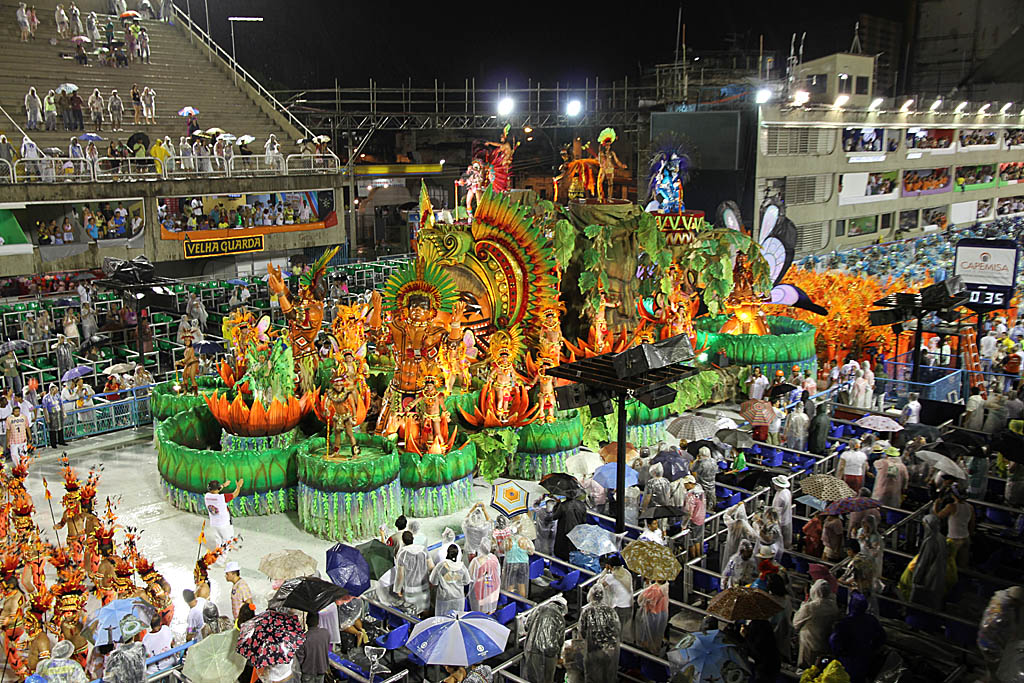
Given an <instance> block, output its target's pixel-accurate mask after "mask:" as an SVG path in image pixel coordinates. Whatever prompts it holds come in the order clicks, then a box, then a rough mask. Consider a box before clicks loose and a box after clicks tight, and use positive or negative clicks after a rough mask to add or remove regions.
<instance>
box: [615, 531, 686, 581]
mask: <svg viewBox="0 0 1024 683" xmlns="http://www.w3.org/2000/svg"><path fill="white" fill-rule="evenodd" d="M622 559H623V560H625V561H626V566H627V567H629V571H631V572H634V573H636V574H639V575H640V576H642V577H644V578H645V579H649V580H651V581H659V582H661V581H674V580H675V578H676V577H677V576H678V575H679V572H681V571H682V570H683V566H682V565H681V564H679V560H677V559H676V557H675V555H673V554H672V551H671V550H669V549H668V546H664V545H662V544H660V543H655V542H654V541H640V540H636V541H633V542H632V543H630V544H629V545H627V546H626V547H625V548H623V549H622Z"/></svg>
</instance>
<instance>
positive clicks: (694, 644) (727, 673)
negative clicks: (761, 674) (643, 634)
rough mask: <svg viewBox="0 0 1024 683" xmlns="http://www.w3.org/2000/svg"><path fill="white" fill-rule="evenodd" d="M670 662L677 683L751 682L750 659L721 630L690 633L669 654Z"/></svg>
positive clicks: (673, 678)
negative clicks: (679, 681)
mask: <svg viewBox="0 0 1024 683" xmlns="http://www.w3.org/2000/svg"><path fill="white" fill-rule="evenodd" d="M668 661H669V663H670V664H671V665H672V667H671V671H672V680H673V681H675V680H681V681H692V683H712V681H746V680H749V679H750V668H749V667H748V666H747V660H746V658H745V657H744V656H743V654H742V653H741V652H740V649H739V648H738V647H737V646H736V645H733V644H732V643H730V642H728V641H727V640H726V639H725V637H724V636H723V635H722V632H721V631H719V630H717V629H716V630H712V631H696V632H693V633H687V634H686V635H684V636H683V637H682V639H681V640H680V641H679V642H678V643H677V644H676V646H675V648H674V649H672V650H670V651H669V653H668Z"/></svg>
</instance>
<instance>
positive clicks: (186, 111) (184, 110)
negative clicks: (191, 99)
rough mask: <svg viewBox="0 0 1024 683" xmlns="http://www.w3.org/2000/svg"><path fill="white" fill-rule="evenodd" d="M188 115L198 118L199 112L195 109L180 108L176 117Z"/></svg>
mask: <svg viewBox="0 0 1024 683" xmlns="http://www.w3.org/2000/svg"><path fill="white" fill-rule="evenodd" d="M189 114H193V115H196V116H198V115H199V110H198V109H196V108H195V107H182V108H181V109H179V110H178V116H188V115H189Z"/></svg>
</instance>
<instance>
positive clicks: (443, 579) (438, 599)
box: [430, 559, 472, 617]
mask: <svg viewBox="0 0 1024 683" xmlns="http://www.w3.org/2000/svg"><path fill="white" fill-rule="evenodd" d="M471 582H472V581H471V579H470V576H469V570H468V569H466V565H464V564H462V563H461V562H459V561H458V560H447V559H446V560H442V561H441V562H439V563H438V564H437V566H435V567H434V570H433V571H432V572H430V583H431V584H433V585H434V586H436V587H437V589H436V592H435V595H434V616H438V617H443V616H445V615H446V614H448V612H449V611H456V612H461V611H462V610H463V609H464V608H465V601H466V586H468V585H469V584H470V583H471Z"/></svg>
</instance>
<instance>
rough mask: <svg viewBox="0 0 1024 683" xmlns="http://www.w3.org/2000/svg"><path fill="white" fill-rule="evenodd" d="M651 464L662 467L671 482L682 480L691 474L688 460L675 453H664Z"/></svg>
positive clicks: (659, 454) (657, 456) (655, 457)
mask: <svg viewBox="0 0 1024 683" xmlns="http://www.w3.org/2000/svg"><path fill="white" fill-rule="evenodd" d="M651 464H652V465H654V464H659V465H661V469H662V470H663V474H664V476H665V478H666V479H668V480H669V481H675V480H676V479H681V478H683V477H685V476H686V475H688V474H689V473H690V467H689V465H687V464H686V459H685V458H683V456H682V455H680V454H679V453H676V452H675V451H662V452H661V453H658V454H657V455H656V456H654V458H653V459H652V460H651Z"/></svg>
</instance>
